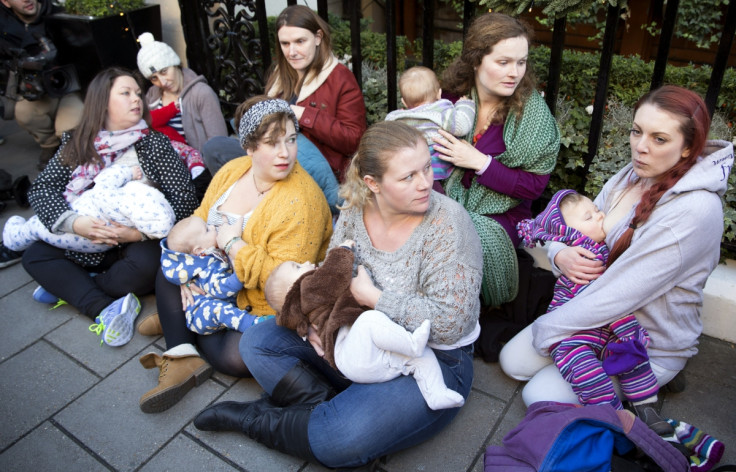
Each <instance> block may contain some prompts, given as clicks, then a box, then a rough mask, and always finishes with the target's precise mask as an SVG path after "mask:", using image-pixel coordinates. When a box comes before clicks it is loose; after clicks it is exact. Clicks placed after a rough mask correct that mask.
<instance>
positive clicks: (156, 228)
mask: <svg viewBox="0 0 736 472" xmlns="http://www.w3.org/2000/svg"><path fill="white" fill-rule="evenodd" d="M121 161H122V160H121ZM69 206H70V207H71V209H72V210H73V211H75V212H77V213H78V214H79V215H81V216H91V217H93V218H99V219H101V220H104V221H107V222H115V223H120V224H121V225H123V226H129V227H135V228H136V229H137V230H138V231H140V232H141V233H142V234H144V235H145V236H146V237H148V238H151V239H160V238H163V237H165V236H166V235H167V234H168V233H169V230H170V229H171V227H172V226H173V225H174V221H175V220H176V217H175V215H174V211H173V210H172V209H171V205H170V204H169V202H168V201H167V200H166V197H164V195H163V194H162V193H161V192H160V191H159V190H158V189H156V188H154V187H152V186H151V185H148V184H146V183H145V178H144V175H143V171H142V170H141V168H140V166H138V165H127V164H125V163H122V162H120V163H119V162H118V161H116V162H114V163H113V164H112V165H110V166H108V167H106V168H104V169H103V170H102V171H100V173H99V174H98V175H97V176H96V177H95V179H94V186H93V187H91V188H90V189H88V190H87V191H85V192H84V193H82V194H81V195H80V196H79V197H76V198H75V199H73V200H72V201H70V202H69ZM39 240H41V241H44V242H46V243H48V244H50V245H52V246H54V247H58V248H60V249H66V250H71V251H77V252H86V253H95V252H105V251H108V250H109V249H110V246H109V245H107V244H100V243H93V242H92V241H91V240H89V239H87V238H85V237H82V236H79V235H78V234H74V233H61V232H59V233H55V232H52V231H49V229H48V228H46V226H44V224H43V223H41V220H40V219H39V218H38V216H35V215H34V216H32V217H31V218H29V219H28V220H26V219H25V218H23V217H21V216H11V217H10V218H8V221H7V223H5V228H3V244H5V246H7V247H8V248H10V249H11V250H13V251H23V250H25V249H26V248H28V246H30V245H31V244H33V243H34V242H36V241H39Z"/></svg>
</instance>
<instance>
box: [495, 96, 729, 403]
mask: <svg viewBox="0 0 736 472" xmlns="http://www.w3.org/2000/svg"><path fill="white" fill-rule="evenodd" d="M709 127H710V116H709V115H708V110H707V108H706V106H705V103H704V102H703V100H702V99H701V98H700V96H698V95H697V94H696V93H694V92H692V91H690V90H687V89H684V88H681V87H675V86H671V85H668V86H664V87H661V88H659V89H656V90H654V91H651V92H649V93H647V94H646V95H644V96H643V97H642V98H641V99H640V100H639V101H638V102H637V103H636V105H635V107H634V121H633V124H632V127H631V131H630V138H629V141H630V145H631V163H630V164H628V165H627V166H626V167H624V168H623V169H622V170H621V171H619V172H618V173H617V174H616V175H614V176H613V177H612V178H611V179H610V180H609V181H608V182H607V183H606V185H605V186H604V187H603V189H602V190H601V192H600V194H599V195H598V197H597V198H596V199H595V203H596V205H597V206H598V208H600V209H601V210H602V211H603V212H605V213H606V217H605V220H604V229H605V231H606V241H605V242H606V244H607V245H608V246H609V247H611V248H612V250H611V256H610V258H609V259H608V268H607V269H606V270H605V272H603V269H604V268H603V267H602V266H601V262H600V261H595V260H594V258H593V254H592V253H590V252H589V251H587V250H586V249H583V248H581V247H567V246H564V245H562V244H559V243H553V244H551V245H550V248H549V252H548V256H549V258H550V262H551V263H552V265H553V267H554V269H555V270H556V271H558V273H562V274H564V275H565V276H567V277H568V278H569V279H570V280H572V281H573V282H575V283H585V284H587V283H589V282H591V281H593V280H596V279H599V281H598V282H596V283H595V284H592V285H591V286H590V287H589V288H588V289H586V290H585V291H584V292H582V293H580V294H579V296H576V297H575V298H574V299H572V300H570V301H569V302H568V303H566V304H565V305H563V306H561V307H560V308H559V309H557V310H555V311H552V312H550V313H547V314H545V315H543V316H541V317H540V318H538V319H537V320H536V321H535V322H534V323H533V324H532V325H531V326H529V327H527V328H526V329H525V330H523V331H522V332H521V333H519V334H518V335H517V336H516V337H514V338H513V339H512V340H511V341H510V342H509V343H508V344H507V345H506V346H505V347H504V349H503V350H502V351H501V354H500V362H501V367H502V368H503V370H504V372H506V373H507V374H508V375H509V376H511V377H513V378H515V379H518V380H529V383H528V384H527V386H526V387H525V388H524V392H523V399H524V402H525V403H526V404H527V405H529V404H531V403H534V402H536V401H540V400H553V401H561V402H567V403H577V398H576V396H575V394H574V393H573V391H572V388H571V387H570V384H568V383H567V382H566V381H565V380H564V379H563V378H562V376H561V375H560V373H559V371H558V370H557V368H556V367H555V365H554V364H553V362H552V359H551V358H550V357H549V349H550V346H552V345H553V344H555V343H557V342H559V341H561V340H563V339H564V338H566V337H568V336H570V335H571V334H574V333H575V332H578V331H580V330H584V329H588V328H593V327H596V326H602V325H606V324H609V323H611V322H613V321H615V320H616V319H617V318H618V317H619V316H620V314H621V313H633V314H634V315H635V316H636V319H637V320H638V321H639V323H640V324H641V326H642V327H644V328H645V329H646V330H647V331H648V332H649V335H650V337H651V342H650V344H649V346H648V348H647V354H648V355H649V359H650V363H651V367H652V370H653V371H654V374H655V376H656V377H657V381H658V383H659V385H660V386H662V385H665V384H666V383H668V382H669V381H670V380H671V379H673V378H674V377H675V376H676V375H677V374H678V373H679V372H680V371H681V370H682V369H683V368H684V367H685V363H686V361H687V359H688V358H690V357H692V356H693V355H695V354H696V353H697V348H696V347H695V346H696V345H697V343H698V336H699V335H700V333H701V331H702V322H701V320H700V307H701V306H702V302H703V286H704V285H705V281H706V279H707V278H708V276H709V275H710V273H711V272H712V271H713V269H714V268H715V266H716V264H718V259H719V256H720V242H721V236H722V234H723V208H722V203H721V198H720V197H721V196H722V195H723V194H724V193H725V191H726V189H727V185H728V175H729V173H730V171H731V166H732V165H733V145H732V143H730V142H728V141H706V138H707V135H708V129H709Z"/></svg>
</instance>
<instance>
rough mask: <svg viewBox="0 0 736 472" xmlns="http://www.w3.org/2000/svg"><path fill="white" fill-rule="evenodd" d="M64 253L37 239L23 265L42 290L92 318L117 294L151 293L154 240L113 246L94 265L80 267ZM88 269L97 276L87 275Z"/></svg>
mask: <svg viewBox="0 0 736 472" xmlns="http://www.w3.org/2000/svg"><path fill="white" fill-rule="evenodd" d="M64 253H65V251H64V249H59V248H56V247H53V246H50V245H48V244H46V243H44V242H41V241H37V242H35V243H33V244H32V245H31V246H30V247H29V248H28V249H26V250H25V252H24V253H23V267H24V268H25V269H26V272H28V273H29V274H30V275H31V276H32V277H33V278H34V279H35V280H36V282H38V283H39V284H40V285H41V286H42V287H43V288H44V289H45V290H46V291H48V292H50V293H52V294H54V295H56V296H57V297H59V298H61V299H62V300H64V301H66V302H67V303H69V304H70V305H71V306H73V307H74V308H76V309H77V310H79V311H80V312H82V313H83V314H85V315H86V316H88V317H89V318H91V319H93V320H94V319H95V317H96V316H97V315H99V314H100V312H101V311H102V310H104V309H105V307H107V306H108V305H109V304H110V303H112V302H113V301H115V300H117V299H118V298H120V297H124V296H125V295H127V294H129V293H131V292H132V293H135V294H136V295H137V296H141V295H146V294H148V293H151V292H152V291H153V288H154V281H155V277H156V271H157V270H158V268H159V266H160V262H159V261H160V259H161V248H160V246H159V242H158V241H157V240H150V241H142V242H137V243H131V244H126V245H125V246H123V247H122V248H113V249H111V250H109V251H107V252H106V253H105V258H104V259H103V261H102V262H101V263H100V264H99V265H97V266H94V267H82V266H80V265H78V264H77V263H75V262H74V261H72V260H71V259H68V258H67V257H66V256H65V255H64ZM90 272H96V273H97V275H95V276H94V277H90Z"/></svg>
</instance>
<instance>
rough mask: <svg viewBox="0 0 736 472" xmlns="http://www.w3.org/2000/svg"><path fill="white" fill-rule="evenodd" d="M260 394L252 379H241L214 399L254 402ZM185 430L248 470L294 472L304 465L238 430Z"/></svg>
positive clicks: (190, 428) (259, 388)
mask: <svg viewBox="0 0 736 472" xmlns="http://www.w3.org/2000/svg"><path fill="white" fill-rule="evenodd" d="M262 393H263V389H262V388H261V387H260V385H258V383H257V382H256V381H255V380H253V379H242V380H240V381H239V382H237V383H236V384H235V385H233V387H231V388H230V389H228V390H227V392H226V393H225V394H224V395H222V396H221V397H220V398H217V400H216V402H221V401H238V402H248V401H254V400H257V399H259V398H260V397H261V394H262ZM186 432H187V433H188V434H190V435H191V436H192V437H193V438H196V439H197V440H198V441H200V442H201V443H202V444H204V445H206V446H207V447H209V448H211V449H212V450H214V451H216V452H217V453H218V454H219V455H220V457H223V458H225V459H226V460H228V461H231V462H232V463H234V464H237V465H238V466H239V467H242V468H243V469H245V470H248V471H251V470H252V471H259V472H280V471H285V472H286V471H298V470H301V468H302V467H303V466H304V465H305V461H303V460H301V459H297V458H295V457H291V456H289V455H286V454H283V453H280V452H278V451H274V450H272V449H269V448H267V447H265V446H263V445H261V444H260V443H258V442H256V441H254V440H252V439H250V438H248V437H247V436H245V435H243V434H242V433H237V432H225V433H219V432H207V431H200V430H198V429H197V428H195V427H194V425H192V424H190V425H189V426H188V427H187V428H186Z"/></svg>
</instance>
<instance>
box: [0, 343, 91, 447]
mask: <svg viewBox="0 0 736 472" xmlns="http://www.w3.org/2000/svg"><path fill="white" fill-rule="evenodd" d="M0 378H1V379H3V381H2V383H1V384H0V398H2V401H0V418H2V419H3V420H2V421H3V427H2V428H0V450H3V449H5V448H6V447H7V446H9V445H10V444H11V443H12V442H13V441H15V440H17V439H18V438H20V437H21V436H22V435H23V434H25V433H27V432H28V431H30V430H31V429H33V428H34V427H36V426H37V425H38V424H40V423H42V422H43V421H45V420H46V419H48V418H49V417H50V416H51V415H53V414H54V413H55V412H57V411H58V410H60V409H61V408H63V407H64V405H66V404H67V403H69V402H70V401H72V400H73V399H74V398H76V397H78V396H79V395H80V394H82V393H83V392H84V391H85V390H87V389H88V388H90V387H91V386H92V385H94V383H95V382H96V381H97V380H98V379H97V378H96V377H95V376H94V375H92V374H91V373H90V372H88V371H87V370H85V369H84V368H83V367H81V366H79V365H78V364H77V363H76V362H74V361H73V360H71V359H69V358H68V357H66V356H65V355H64V354H62V353H60V352H59V351H57V350H56V349H55V348H53V347H52V346H49V345H48V344H47V343H46V342H44V341H39V342H38V343H36V344H34V345H32V346H30V347H28V348H26V349H24V350H23V351H22V352H20V353H18V355H16V356H14V357H12V358H11V359H8V360H6V361H5V362H3V363H2V364H0Z"/></svg>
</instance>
